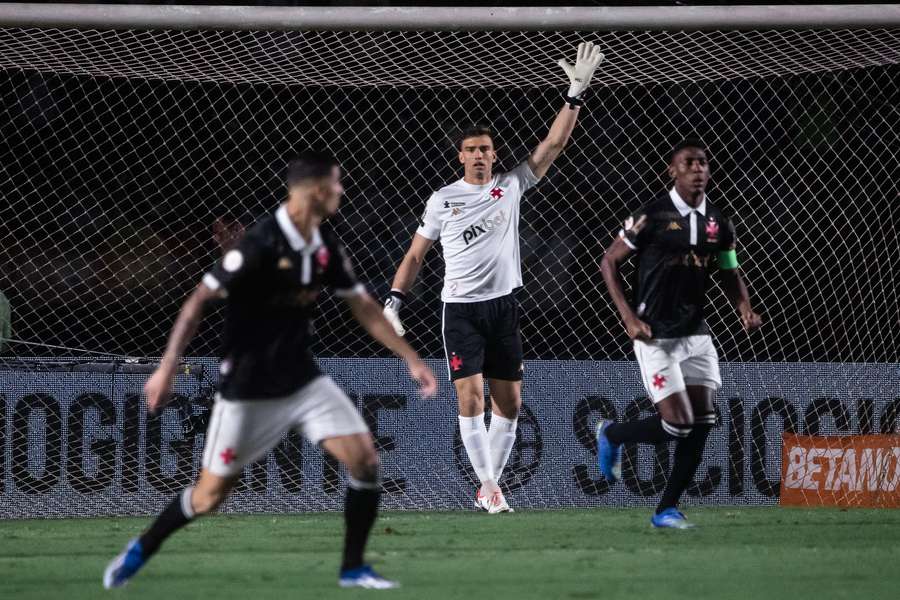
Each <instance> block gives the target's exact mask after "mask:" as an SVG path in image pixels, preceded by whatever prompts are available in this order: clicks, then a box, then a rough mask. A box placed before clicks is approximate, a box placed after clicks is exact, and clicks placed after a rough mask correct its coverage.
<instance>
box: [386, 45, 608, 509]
mask: <svg viewBox="0 0 900 600" xmlns="http://www.w3.org/2000/svg"><path fill="white" fill-rule="evenodd" d="M602 60H603V55H602V54H601V53H600V49H599V48H595V47H594V45H593V44H592V43H590V42H587V43H585V42H582V43H581V44H579V45H578V55H577V60H576V61H575V65H574V67H573V66H571V65H569V64H568V63H567V62H566V61H565V60H564V59H563V60H560V61H559V64H560V66H562V67H563V69H565V71H566V74H567V75H568V76H569V80H570V84H571V85H570V87H569V91H568V94H567V96H566V103H565V105H564V106H563V108H562V110H561V111H560V112H559V114H558V115H557V117H556V120H555V121H554V122H553V125H552V126H551V127H550V132H549V133H548V134H547V137H546V138H545V139H544V140H543V141H542V142H541V143H540V144H539V145H538V146H537V148H535V150H534V151H533V152H532V153H531V155H530V156H529V157H528V160H526V161H524V162H522V163H521V164H519V165H518V166H517V167H516V168H514V169H513V170H512V171H508V172H506V173H499V174H494V172H493V167H494V162H495V161H496V160H497V153H496V151H495V145H494V142H495V140H494V135H493V133H492V132H491V130H490V129H487V128H481V127H474V128H470V129H466V130H465V131H463V132H462V134H461V135H460V137H459V141H458V143H459V146H458V150H459V162H460V163H461V164H462V165H463V167H464V171H465V172H464V175H463V178H462V179H460V180H458V181H455V182H453V183H451V184H450V185H447V186H445V187H443V188H441V189H439V190H438V191H436V192H434V193H433V194H432V195H431V198H429V200H428V202H427V204H426V207H425V213H424V215H423V216H422V219H421V225H420V227H419V228H418V230H416V233H415V235H414V236H413V240H412V244H411V245H410V248H409V251H408V252H407V253H406V256H405V257H404V259H403V262H401V263H400V266H399V268H398V269H397V274H396V275H395V276H394V281H393V285H392V289H391V293H390V297H389V298H388V299H387V301H386V302H385V308H384V313H385V316H387V318H388V320H389V321H390V322H391V323H392V324H393V325H394V327H395V329H396V330H397V333H399V334H400V335H403V333H404V332H405V330H404V327H403V325H402V324H401V321H400V317H399V313H400V309H401V307H402V306H403V304H404V303H405V302H406V295H407V293H408V291H409V289H410V288H411V287H412V285H413V283H414V282H415V280H416V276H417V275H418V273H419V269H420V268H421V266H422V262H423V260H424V258H425V254H426V253H427V252H428V250H429V249H430V248H431V246H432V244H434V242H435V241H436V240H438V239H440V240H441V245H442V246H443V252H444V263H445V274H444V288H443V291H442V292H441V300H443V303H444V307H443V317H442V329H443V331H442V333H443V339H444V350H445V353H446V358H447V367H448V370H449V373H450V379H451V381H453V383H454V385H455V387H456V396H457V400H458V401H459V428H460V434H461V437H462V442H463V445H464V446H465V448H466V453H467V454H468V456H469V461H470V462H471V463H472V467H473V469H474V471H475V474H476V475H477V476H478V479H479V480H480V482H481V486H480V487H479V489H478V490H477V491H476V492H475V505H476V506H477V507H479V508H483V509H485V510H487V511H488V512H490V513H499V512H512V509H511V508H510V507H509V504H508V503H507V502H506V499H505V498H504V497H503V493H502V492H501V491H500V487H499V486H498V485H497V482H498V481H499V480H500V475H501V473H502V472H503V468H504V466H505V465H506V461H507V460H508V459H509V454H510V452H511V450H512V447H513V444H514V442H515V440H516V423H517V418H518V413H519V407H520V406H521V403H522V399H521V380H522V340H521V337H520V334H519V305H518V303H517V302H516V299H515V298H514V296H513V290H515V289H516V288H518V287H520V286H521V285H522V267H521V262H520V260H519V204H520V202H521V199H522V194H523V193H525V192H526V191H527V190H528V189H530V188H531V187H533V186H534V185H535V184H537V182H538V180H539V179H540V178H541V177H543V176H544V175H545V174H546V173H547V170H548V169H549V168H550V165H551V164H552V163H553V161H554V160H555V159H556V157H557V156H559V154H560V153H561V152H562V151H563V148H565V146H566V144H567V143H568V141H569V137H570V136H571V134H572V130H573V129H574V128H575V122H576V120H577V118H578V113H579V111H580V107H581V104H582V100H581V94H582V93H583V92H584V91H585V90H586V89H587V87H588V84H589V83H590V80H591V76H592V75H593V73H594V70H595V69H596V68H597V65H599V64H600V61H602ZM483 377H486V378H487V380H488V387H489V388H490V395H491V428H490V431H488V430H487V428H486V427H485V420H484V379H483Z"/></svg>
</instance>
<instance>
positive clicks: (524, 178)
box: [509, 160, 540, 192]
mask: <svg viewBox="0 0 900 600" xmlns="http://www.w3.org/2000/svg"><path fill="white" fill-rule="evenodd" d="M509 174H510V175H511V176H512V177H513V178H515V180H516V181H518V182H519V189H520V190H522V192H526V191H528V190H530V189H531V188H533V187H534V186H536V185H537V183H538V181H540V179H538V176H537V175H535V174H534V172H533V171H532V170H531V166H530V165H529V164H528V161H527V160H523V161H522V162H521V163H519V165H518V166H517V167H516V168H515V169H513V170H512V171H510V172H509Z"/></svg>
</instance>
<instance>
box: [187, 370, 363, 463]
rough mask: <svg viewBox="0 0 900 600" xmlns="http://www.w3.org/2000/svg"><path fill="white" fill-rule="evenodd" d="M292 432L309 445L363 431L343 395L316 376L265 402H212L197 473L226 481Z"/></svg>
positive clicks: (352, 406)
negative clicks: (294, 388)
mask: <svg viewBox="0 0 900 600" xmlns="http://www.w3.org/2000/svg"><path fill="white" fill-rule="evenodd" d="M291 429H294V430H296V431H297V432H298V433H300V434H301V435H303V436H304V437H305V438H306V439H308V440H309V441H311V442H312V443H314V444H318V443H319V442H321V441H322V440H325V439H328V438H333V437H337V436H341V435H352V434H355V433H368V432H369V428H368V427H367V426H366V423H365V421H363V418H362V416H360V414H359V411H357V410H356V406H354V405H353V402H351V401H350V398H348V397H347V394H345V393H344V392H343V390H341V388H339V387H338V386H337V384H336V383H334V381H332V380H331V378H330V377H326V376H320V377H318V378H316V379H314V380H313V381H311V382H309V383H308V384H306V385H305V386H303V387H302V388H300V389H299V390H297V391H296V392H294V393H293V394H291V395H290V396H286V397H284V398H273V399H267V400H228V399H225V398H222V397H221V396H217V397H216V403H215V405H214V406H213V409H212V417H211V418H210V420H209V427H208V428H207V430H206V446H205V448H204V449H203V468H204V469H206V470H208V471H209V472H210V473H212V474H213V475H219V476H222V477H229V476H231V475H236V474H238V473H240V472H241V469H243V468H244V466H246V465H248V464H250V463H252V462H254V461H256V460H259V459H260V458H262V457H263V456H265V454H266V452H268V451H269V450H271V449H272V448H274V447H275V446H276V445H277V444H278V443H279V442H280V441H281V438H282V436H283V435H284V434H285V433H287V432H288V431H289V430H291Z"/></svg>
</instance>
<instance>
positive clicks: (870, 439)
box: [779, 433, 900, 508]
mask: <svg viewBox="0 0 900 600" xmlns="http://www.w3.org/2000/svg"><path fill="white" fill-rule="evenodd" d="M782 440H783V442H784V443H783V445H782V447H781V498H780V500H779V503H780V504H781V506H815V505H823V506H842V507H867V508H900V436H898V435H846V436H827V437H826V436H816V435H795V434H792V433H785V434H783V436H782Z"/></svg>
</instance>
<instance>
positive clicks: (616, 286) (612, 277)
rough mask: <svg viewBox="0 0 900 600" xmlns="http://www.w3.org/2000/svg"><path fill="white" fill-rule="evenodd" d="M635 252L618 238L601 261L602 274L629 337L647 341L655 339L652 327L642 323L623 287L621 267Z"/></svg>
mask: <svg viewBox="0 0 900 600" xmlns="http://www.w3.org/2000/svg"><path fill="white" fill-rule="evenodd" d="M633 252H634V250H632V249H631V248H630V247H629V246H628V244H626V243H625V240H624V239H622V238H616V239H615V241H614V242H613V243H612V244H611V245H610V247H609V248H608V249H607V250H606V253H605V254H604V255H603V259H602V260H601V261H600V272H601V273H602V274H603V281H604V282H605V283H606V289H607V290H609V295H610V297H611V298H612V300H613V303H614V304H615V305H616V309H617V310H618V311H619V316H620V317H622V323H623V324H624V325H625V330H626V331H627V332H628V337H629V338H631V339H633V340H643V341H647V340H649V339H650V338H651V337H653V332H652V331H651V330H650V326H649V325H647V324H646V323H644V322H643V321H641V320H640V319H639V318H638V316H637V315H636V314H635V313H634V310H632V308H631V305H630V304H628V299H627V298H626V297H625V289H624V288H623V286H622V275H621V273H620V272H619V267H620V266H621V264H622V263H623V262H625V261H626V260H627V259H628V257H629V256H631V254H632V253H633Z"/></svg>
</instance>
